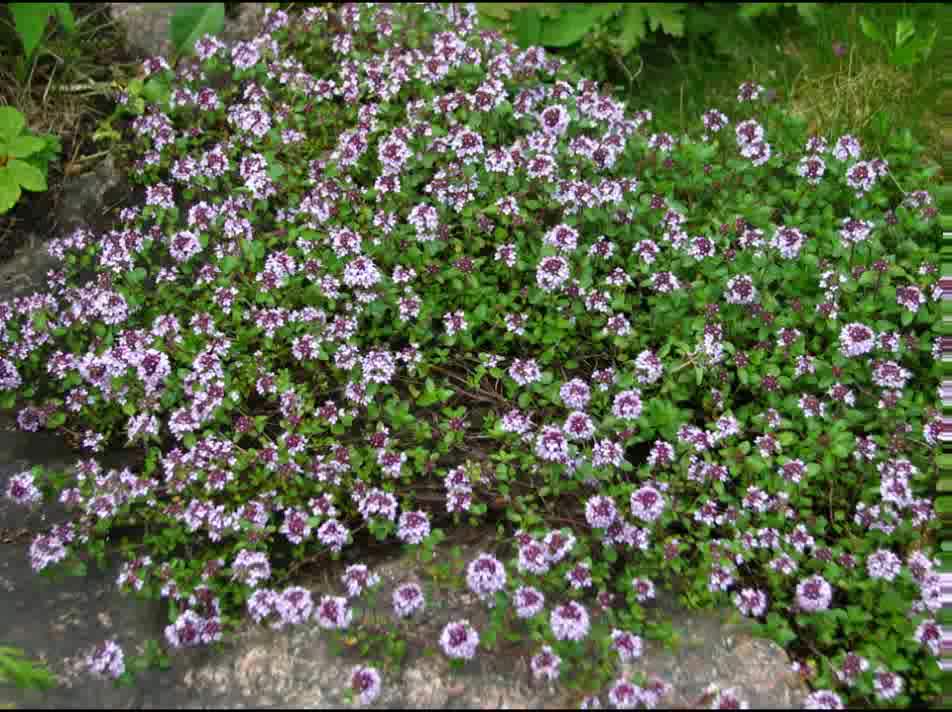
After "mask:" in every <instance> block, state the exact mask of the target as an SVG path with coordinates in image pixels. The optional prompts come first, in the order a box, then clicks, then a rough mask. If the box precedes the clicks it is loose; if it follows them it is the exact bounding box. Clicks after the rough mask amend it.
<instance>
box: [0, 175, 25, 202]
mask: <svg viewBox="0 0 952 712" xmlns="http://www.w3.org/2000/svg"><path fill="white" fill-rule="evenodd" d="M19 199H20V186H19V185H18V184H16V183H14V182H13V179H12V178H10V172H9V171H8V170H7V169H6V166H4V167H3V168H0V213H5V212H7V211H8V210H9V209H10V208H12V207H13V206H14V205H16V204H17V201H18V200H19Z"/></svg>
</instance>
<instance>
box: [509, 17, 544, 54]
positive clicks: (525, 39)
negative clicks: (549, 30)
mask: <svg viewBox="0 0 952 712" xmlns="http://www.w3.org/2000/svg"><path fill="white" fill-rule="evenodd" d="M512 27H513V31H514V32H515V34H516V41H517V42H518V43H519V46H520V47H532V46H534V45H538V44H539V43H540V42H541V40H542V20H540V19H539V13H538V12H537V11H536V10H535V8H526V9H525V10H521V11H520V12H518V13H517V14H516V15H515V16H514V17H513V19H512Z"/></svg>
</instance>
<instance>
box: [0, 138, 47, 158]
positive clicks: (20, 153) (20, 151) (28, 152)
mask: <svg viewBox="0 0 952 712" xmlns="http://www.w3.org/2000/svg"><path fill="white" fill-rule="evenodd" d="M45 146H46V141H44V140H43V139H41V138H38V137H37V136H15V137H14V138H13V140H12V141H8V142H7V144H6V146H4V147H3V148H0V154H2V153H5V154H6V155H7V156H11V157H12V158H24V157H26V156H32V155H33V154H34V153H39V152H40V151H42V150H43V148H44V147H45Z"/></svg>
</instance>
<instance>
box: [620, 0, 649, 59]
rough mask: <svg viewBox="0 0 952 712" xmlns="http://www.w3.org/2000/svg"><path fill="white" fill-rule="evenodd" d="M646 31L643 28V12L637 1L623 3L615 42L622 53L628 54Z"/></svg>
mask: <svg viewBox="0 0 952 712" xmlns="http://www.w3.org/2000/svg"><path fill="white" fill-rule="evenodd" d="M647 34H648V31H647V30H646V29H645V14H644V11H643V10H642V9H641V5H639V4H638V3H634V2H633V3H629V4H628V5H625V14H624V15H623V16H622V18H621V32H619V33H618V36H617V38H616V40H615V44H616V45H617V46H618V49H619V50H621V53H622V54H628V53H629V52H631V51H632V50H633V49H634V48H635V47H637V46H638V45H640V44H641V41H642V40H643V39H644V38H645V35H647Z"/></svg>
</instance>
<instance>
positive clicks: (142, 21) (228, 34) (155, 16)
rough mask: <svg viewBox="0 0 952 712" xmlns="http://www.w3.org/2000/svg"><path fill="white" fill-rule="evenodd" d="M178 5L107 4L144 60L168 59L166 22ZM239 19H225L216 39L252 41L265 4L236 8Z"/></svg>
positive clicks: (243, 5) (255, 3)
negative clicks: (150, 58)
mask: <svg viewBox="0 0 952 712" xmlns="http://www.w3.org/2000/svg"><path fill="white" fill-rule="evenodd" d="M180 5H181V3H174V2H162V3H159V2H157V3H138V2H113V3H109V6H110V8H109V10H110V14H111V16H112V19H113V20H115V21H116V22H117V23H119V25H120V26H121V27H123V28H124V29H125V33H126V41H127V42H128V43H129V46H130V48H131V49H133V50H134V51H136V52H140V53H141V54H142V56H143V58H146V57H155V56H159V55H161V56H163V57H166V58H167V57H168V56H169V54H170V52H171V49H172V45H171V41H170V40H169V20H170V19H171V17H172V15H174V14H175V10H176V8H177V6H180ZM239 7H240V11H239V16H238V18H236V19H234V20H232V19H230V18H228V17H226V18H225V29H224V31H223V32H222V33H221V35H219V37H218V38H219V39H220V40H222V41H225V42H233V41H235V40H247V39H250V38H251V37H254V36H255V34H257V32H258V30H259V28H260V26H261V25H260V22H261V19H262V18H263V16H264V8H265V6H264V3H259V2H243V3H240V5H239Z"/></svg>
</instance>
